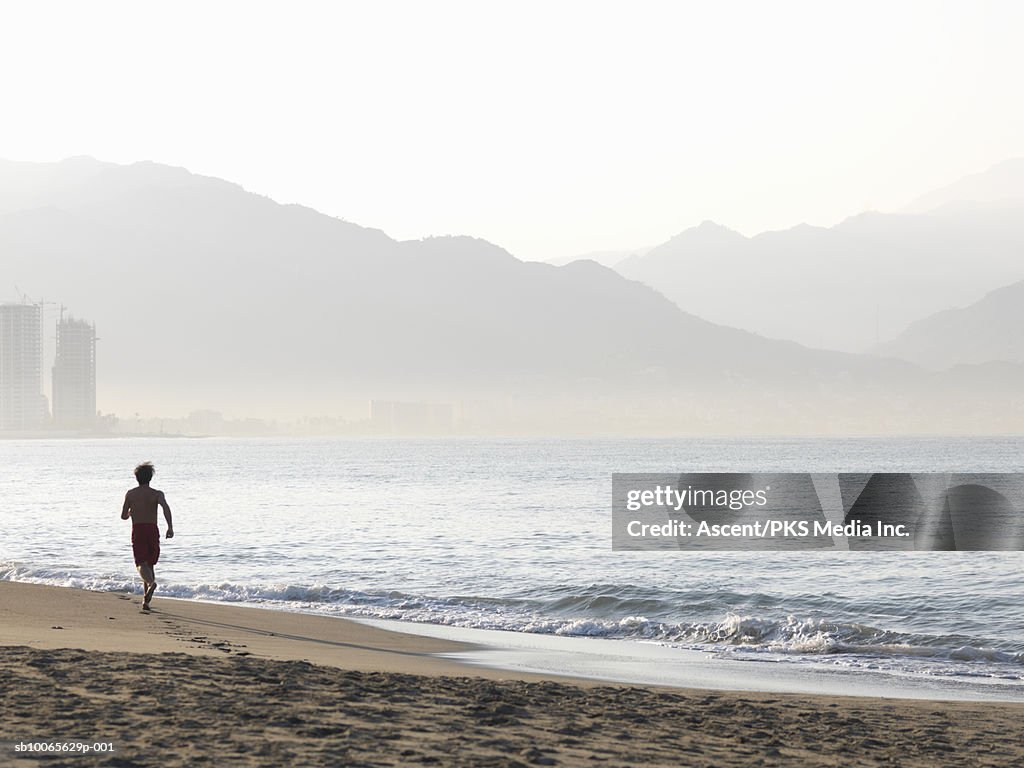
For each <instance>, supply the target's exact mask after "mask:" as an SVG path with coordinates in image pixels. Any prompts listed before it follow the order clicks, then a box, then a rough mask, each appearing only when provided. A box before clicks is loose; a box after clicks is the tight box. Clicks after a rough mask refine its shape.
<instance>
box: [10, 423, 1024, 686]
mask: <svg viewBox="0 0 1024 768" xmlns="http://www.w3.org/2000/svg"><path fill="white" fill-rule="evenodd" d="M144 460H151V461H153V462H154V463H155V464H156V467H157V474H156V477H155V479H154V481H153V485H154V487H156V488H160V489H162V490H164V491H165V492H166V494H167V498H168V500H169V502H170V504H171V507H172V510H173V514H174V523H175V537H174V539H173V540H171V541H164V542H163V553H162V556H161V560H160V563H159V565H158V566H157V569H156V570H157V574H158V579H159V582H160V589H159V592H158V595H169V596H177V597H185V598H195V599H201V600H213V601H224V602H233V603H246V604H258V605H262V606H264V607H270V608H280V609H283V610H299V611H310V612H319V613H326V614H332V615H337V616H348V617H357V618H369V619H392V620H399V621H403V622H420V623H423V622H426V623H430V624H434V625H446V626H448V627H463V628H480V629H488V630H506V631H509V632H516V633H540V634H544V635H562V636H571V637H593V638H603V639H610V640H618V641H622V642H630V641H638V640H639V641H646V642H656V643H660V644H662V646H663V647H664V648H666V649H669V650H668V651H663V653H664V652H671V649H678V650H679V652H680V653H684V652H686V653H689V652H692V651H693V650H699V651H702V652H704V653H706V654H709V655H711V656H712V657H714V658H716V659H720V660H721V662H722V664H728V663H729V662H730V661H751V660H759V661H773V662H777V663H780V664H785V665H800V664H808V663H814V664H820V663H821V662H822V661H827V662H828V663H830V664H833V665H835V666H838V667H842V668H843V669H845V670H850V671H855V670H858V669H863V670H865V671H867V670H870V671H871V673H872V674H878V673H879V672H883V673H884V672H886V671H890V672H892V673H893V674H898V675H901V676H903V677H906V676H908V675H909V676H927V677H929V678H932V679H935V678H944V679H949V680H951V681H954V680H979V679H991V680H998V681H999V682H1000V684H1001V685H1009V686H1011V687H1014V688H1016V687H1018V686H1019V687H1020V689H1021V691H1024V609H1022V606H1024V553H1022V552H1005V553H978V552H929V553H924V552H922V553H907V552H889V553H884V552H834V551H829V552H814V551H800V552H797V553H751V552H717V553H697V552H686V551H673V552H658V553H645V552H613V551H612V550H611V475H612V473H613V472H698V471H733V472H761V471H794V472H796V471H800V472H870V471H878V472H902V471H908V472H941V471H951V470H955V471H957V472H1022V471H1024V438H906V439H891V438H886V439H867V438H857V439H811V438H800V439H706V438H687V439H671V440H669V439H665V440H657V439H545V440H531V439H468V438H457V439H436V440H431V439H420V440H416V439H342V438H337V439H284V438H281V439H228V438H207V439H185V438H177V439H171V438H162V439H161V438H153V439H141V438H140V439H134V438H133V439H97V440H5V441H0V532H2V534H0V536H2V538H0V578H2V579H7V580H15V581H28V582H37V583H45V584H55V585H65V586H75V587H85V588H90V589H101V590H132V591H138V590H139V588H140V586H139V580H138V577H137V575H136V574H135V571H134V567H133V562H132V557H131V547H130V543H129V542H130V523H129V522H125V521H122V520H121V519H120V511H121V503H122V499H123V494H124V492H125V490H126V489H127V488H129V487H130V486H131V485H133V484H134V481H133V478H132V474H131V471H132V468H133V467H134V466H135V464H137V463H139V462H141V461H144ZM161 525H163V524H162V521H161ZM723 669H725V668H724V667H723Z"/></svg>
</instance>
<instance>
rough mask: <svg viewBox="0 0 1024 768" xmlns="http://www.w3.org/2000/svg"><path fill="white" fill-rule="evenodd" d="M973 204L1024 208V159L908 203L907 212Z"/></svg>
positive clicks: (1005, 164)
mask: <svg viewBox="0 0 1024 768" xmlns="http://www.w3.org/2000/svg"><path fill="white" fill-rule="evenodd" d="M964 203H973V204H1002V205H1015V206H1017V207H1019V206H1024V157H1015V158H1010V159H1009V160H1004V161H1003V162H1001V163H997V164H996V165H994V166H992V167H991V168H989V169H988V170H987V171H982V172H981V173H972V174H971V175H969V176H965V177H963V178H962V179H958V180H957V181H954V182H953V183H952V184H948V185H946V186H944V187H942V188H940V189H936V190H934V191H932V192H929V193H927V194H924V195H921V196H920V197H919V198H917V199H916V200H914V201H913V202H911V203H910V204H908V205H907V206H906V207H905V208H904V209H903V212H904V213H928V212H929V211H935V210H936V209H938V208H941V207H943V206H950V205H957V204H964Z"/></svg>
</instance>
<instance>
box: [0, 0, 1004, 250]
mask: <svg viewBox="0 0 1024 768" xmlns="http://www.w3.org/2000/svg"><path fill="white" fill-rule="evenodd" d="M1022 37H1024V3H1016V2H1006V3H995V2H993V3H984V2H969V1H968V0H964V2H959V3H940V2H934V1H930V2H891V1H890V2H882V3H865V2H849V3H845V4H844V3H839V2H807V3H796V2H780V1H779V0H773V2H750V3H739V2H736V3H728V2H722V3H708V2H699V3H698V2H694V3H684V2H673V3H643V2H628V3H627V2H620V3H616V4H605V3H595V2H541V3H528V2H521V1H517V2H514V3H513V2H509V3H496V2H466V3H450V2H413V3H388V2H359V3H342V2H330V3H327V2H324V3H313V2H305V3H303V2H275V3H257V2H251V1H247V2H238V3H230V2H203V3H188V2H173V3H171V2H165V3H155V2H138V0H133V1H132V2H90V3H82V2H70V3H66V4H58V3H50V2H28V1H26V2H21V3H4V4H3V5H2V6H0V72H2V75H0V104H2V105H3V106H2V110H3V112H2V115H3V116H2V119H0V156H2V157H6V158H9V159H17V160H57V159H60V158H63V157H67V156H71V155H79V154H89V155H93V156H95V157H98V158H100V159H103V160H111V161H116V162H132V161H135V160H156V161H158V162H164V163H169V164H173V165H182V166H185V167H187V168H189V169H190V170H193V171H196V172H198V173H204V174H209V175H213V176H220V177H223V178H226V179H229V180H232V181H236V182H239V183H241V184H242V185H243V186H245V187H246V188H247V189H250V190H252V191H254V192H259V193H262V194H266V195H269V196H271V197H273V198H274V199H276V200H279V201H282V202H300V203H304V204H307V205H310V206H312V207H314V208H317V209H319V210H322V211H324V212H325V213H330V214H333V215H336V216H340V217H342V218H345V219H348V220H350V221H354V222H357V223H359V224H363V225H366V226H373V227H379V228H381V229H383V230H385V231H386V232H387V233H388V234H390V235H392V236H394V237H397V238H401V239H406V238H415V237H421V236H425V235H430V234H470V235H475V236H478V237H484V238H486V239H488V240H491V241H493V242H496V243H498V244H500V245H502V246H504V247H506V248H508V249H509V250H510V251H512V252H513V253H514V254H516V255H517V256H519V257H521V258H538V259H540V258H553V257H559V256H566V255H572V254H576V253H582V252H586V251H590V250H600V249H608V248H628V247H636V246H644V245H650V244H655V243H658V242H661V241H663V240H665V239H667V238H668V237H669V236H671V235H673V234H675V233H676V232H678V231H680V230H682V229H684V228H686V227H688V226H692V225H694V224H697V223H699V222H700V221H701V220H703V219H708V218H710V219H714V220H716V221H718V222H720V223H723V224H726V225H728V226H731V227H733V228H735V229H738V230H740V231H742V232H744V233H746V234H754V233H756V232H758V231H761V230H764V229H779V228H785V227H788V226H792V225H794V224H796V223H799V222H801V221H808V222H810V223H814V224H823V225H829V224H833V223H835V222H836V221H838V220H840V219H842V218H845V217H846V216H847V215H850V214H853V213H856V212H858V211H861V210H864V209H865V208H866V207H871V208H876V209H880V210H889V209H893V208H897V207H900V206H902V205H903V204H905V203H907V202H909V201H910V199H912V198H913V197H915V196H916V195H918V194H919V193H922V192H925V191H928V190H930V189H932V188H934V187H936V186H940V185H943V184H945V183H948V182H950V181H953V180H955V179H956V178H958V177H960V176H962V175H964V174H967V173H971V172H975V171H979V170H983V169H985V168H986V167H988V166H990V165H992V164H994V163H996V162H998V161H1000V160H1003V159H1005V158H1007V157H1011V156H1019V155H1024V100H1022V99H1021V98H1020V97H1019V90H1020V75H1021V73H1022V72H1024V46H1021V45H1020V41H1021V39H1022Z"/></svg>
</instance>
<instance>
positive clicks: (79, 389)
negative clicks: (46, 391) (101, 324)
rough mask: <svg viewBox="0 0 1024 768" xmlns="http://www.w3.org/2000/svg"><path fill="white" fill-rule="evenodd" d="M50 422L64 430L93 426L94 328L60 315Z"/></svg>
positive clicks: (94, 401) (83, 322) (94, 397)
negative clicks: (51, 419)
mask: <svg viewBox="0 0 1024 768" xmlns="http://www.w3.org/2000/svg"><path fill="white" fill-rule="evenodd" d="M53 423H54V426H56V427H63V428H65V429H82V428H86V427H92V426H94V425H95V424H96V326H94V325H93V324H92V323H88V322H86V321H85V320H76V319H75V318H73V317H69V318H65V317H64V316H63V314H62V315H61V318H60V320H59V321H58V322H57V356H56V358H55V359H54V363H53Z"/></svg>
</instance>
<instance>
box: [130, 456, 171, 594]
mask: <svg viewBox="0 0 1024 768" xmlns="http://www.w3.org/2000/svg"><path fill="white" fill-rule="evenodd" d="M154 471H155V470H154V469H153V465H152V464H150V463H149V462H148V461H147V462H145V463H144V464H139V466H137V467H136V468H135V479H136V480H138V481H139V487H138V488H132V489H131V490H130V491H128V493H126V494H125V495H124V507H122V508H121V519H122V520H127V519H128V518H129V517H130V518H131V519H132V552H133V553H134V555H135V565H136V567H138V569H139V575H140V576H141V577H142V583H143V585H144V586H145V588H146V591H145V594H144V596H143V599H142V610H144V611H148V610H149V601H150V600H152V599H153V592H155V591H156V573H154V571H153V566H154V565H156V561H157V560H159V559H160V529H159V528H157V526H156V510H157V507H163V510H164V519H165V520H167V538H168V539H173V538H174V525H173V524H172V523H171V508H170V507H169V506H168V505H167V499H166V498H165V497H164V492H163V491H158V490H157V489H156V488H150V487H149V481H150V480H152V479H153V472H154Z"/></svg>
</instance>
